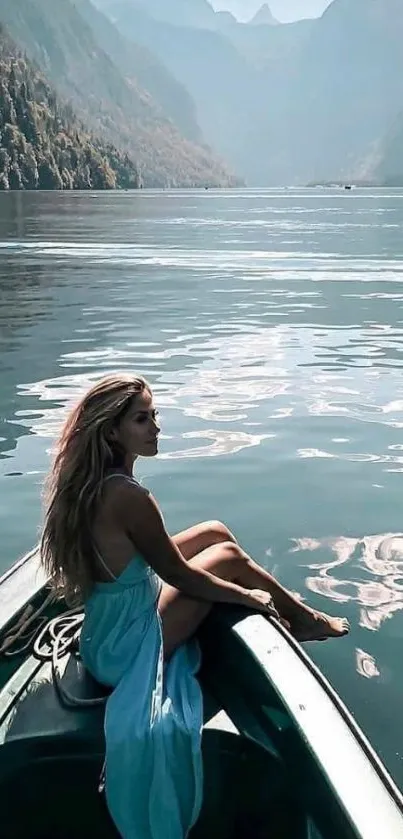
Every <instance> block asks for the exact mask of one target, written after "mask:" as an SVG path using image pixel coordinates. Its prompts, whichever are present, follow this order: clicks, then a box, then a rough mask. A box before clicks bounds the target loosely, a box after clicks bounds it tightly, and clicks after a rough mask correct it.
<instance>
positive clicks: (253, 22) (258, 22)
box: [249, 3, 280, 26]
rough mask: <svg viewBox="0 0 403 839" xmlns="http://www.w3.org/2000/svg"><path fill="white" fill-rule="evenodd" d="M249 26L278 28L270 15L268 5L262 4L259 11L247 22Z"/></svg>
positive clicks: (277, 24) (276, 22)
mask: <svg viewBox="0 0 403 839" xmlns="http://www.w3.org/2000/svg"><path fill="white" fill-rule="evenodd" d="M249 24H250V26H279V25H280V24H279V22H278V20H276V18H275V17H274V16H273V15H272V13H271V9H270V7H269V5H268V3H263V5H262V6H261V7H260V9H258V10H257V12H256V14H254V15H253V17H252V18H251V19H250V21H249Z"/></svg>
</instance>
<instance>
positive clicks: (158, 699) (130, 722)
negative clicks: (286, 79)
mask: <svg viewBox="0 0 403 839" xmlns="http://www.w3.org/2000/svg"><path fill="white" fill-rule="evenodd" d="M109 477H113V476H112V475H111V476H109ZM120 477H121V476H120ZM100 560H101V561H102V564H103V565H104V566H105V567H106V569H107V570H108V573H109V574H110V576H111V578H113V580H112V581H111V582H110V583H96V584H95V586H94V588H93V590H92V593H91V595H90V597H89V598H88V600H87V602H86V604H85V618H84V623H83V627H82V632H81V642H80V648H81V655H82V659H83V662H84V664H85V666H86V667H87V668H88V670H89V672H90V673H91V674H92V675H93V676H94V677H95V679H97V681H99V682H101V683H102V684H105V685H109V686H110V687H112V688H113V691H112V693H111V695H110V697H109V698H108V701H107V704H106V713H105V738H106V798H107V803H108V809H109V811H110V813H111V816H112V818H113V820H114V822H115V825H116V827H117V829H118V831H119V832H120V834H121V836H122V837H123V839H184V837H186V836H187V834H188V832H189V830H190V828H191V827H192V826H193V825H194V823H195V822H196V820H197V818H198V815H199V812H200V808H201V802H202V786H203V769H202V757H201V731H202V724H203V703H202V694H201V690H200V686H199V683H198V681H197V679H196V673H197V670H198V668H199V664H200V653H199V648H198V645H197V642H196V641H194V640H192V641H189V642H187V643H186V644H184V645H182V646H181V647H179V648H178V649H177V650H176V652H175V653H174V654H173V655H172V657H171V658H170V659H169V661H168V662H167V663H164V658H163V642H162V632H161V620H160V616H159V613H158V610H157V603H158V597H159V594H160V591H161V586H162V583H161V580H160V579H159V577H158V576H157V574H156V573H155V572H154V571H153V569H152V568H151V567H150V566H149V565H148V564H147V563H146V562H145V560H144V559H143V557H142V556H141V555H140V554H136V555H135V556H134V558H133V559H132V561H131V562H130V563H129V564H128V565H127V566H126V568H125V570H124V571H123V573H122V574H121V575H120V576H119V577H118V578H114V575H113V574H112V573H111V571H110V569H109V568H108V567H107V566H106V564H105V563H104V561H103V559H102V557H101V556H100Z"/></svg>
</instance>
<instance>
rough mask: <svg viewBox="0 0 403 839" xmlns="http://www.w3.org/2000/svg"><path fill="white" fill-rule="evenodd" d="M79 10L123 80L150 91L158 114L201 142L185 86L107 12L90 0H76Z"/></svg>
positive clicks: (195, 117) (195, 140) (191, 103)
mask: <svg viewBox="0 0 403 839" xmlns="http://www.w3.org/2000/svg"><path fill="white" fill-rule="evenodd" d="M75 4H76V6H77V9H78V11H79V12H80V14H81V16H82V17H83V18H84V20H85V21H86V23H87V24H88V26H89V27H90V28H91V30H92V33H93V35H94V36H95V39H96V42H97V44H98V46H100V47H101V49H102V50H103V51H104V52H105V54H106V55H108V56H109V58H111V59H112V61H113V63H114V65H115V66H116V67H117V68H118V70H119V71H120V72H121V74H122V76H123V78H124V79H125V80H126V82H129V83H130V84H131V85H132V86H133V88H134V89H136V88H138V87H139V86H140V87H141V88H142V89H143V91H147V92H148V94H150V95H151V97H152V100H153V103H154V105H157V106H159V108H160V109H161V116H162V117H163V116H166V117H169V118H170V119H171V120H172V122H173V123H174V125H175V126H176V127H177V128H178V129H179V130H180V132H181V133H182V134H183V136H184V137H186V138H187V139H189V140H192V141H194V142H196V143H201V142H203V138H202V132H201V129H200V126H199V125H198V123H197V115H196V107H195V104H194V102H193V99H192V97H191V96H190V94H189V93H188V91H187V90H186V88H185V87H184V86H183V85H182V84H180V83H179V82H178V81H177V80H176V79H175V78H174V76H173V75H172V74H171V73H170V72H169V70H168V69H167V67H164V65H163V64H162V63H161V62H160V61H158V59H157V58H156V56H155V55H154V54H153V53H152V52H151V51H150V50H148V49H147V48H146V47H143V46H141V44H134V43H133V41H130V40H128V39H127V38H125V37H124V35H123V34H121V33H120V32H119V30H118V29H117V28H116V26H114V25H113V23H112V22H111V21H110V20H109V18H108V17H106V15H104V14H102V13H101V12H100V11H98V9H97V8H96V7H95V6H94V5H93V4H92V3H91V2H89V0H75Z"/></svg>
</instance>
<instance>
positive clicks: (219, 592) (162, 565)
mask: <svg viewBox="0 0 403 839" xmlns="http://www.w3.org/2000/svg"><path fill="white" fill-rule="evenodd" d="M119 496H120V498H119V518H120V522H121V525H122V526H123V527H124V529H125V531H126V533H127V534H128V536H129V537H130V539H131V541H132V542H133V544H134V545H135V546H136V548H137V550H138V551H139V552H140V553H141V554H142V556H144V558H145V559H146V560H147V562H148V563H149V565H150V566H151V567H152V568H153V569H154V571H156V573H157V574H158V576H159V577H161V579H162V580H164V581H165V582H166V583H168V584H169V585H171V586H174V587H175V588H177V589H179V590H180V591H182V592H183V593H184V594H187V595H189V597H194V598H195V599H198V600H207V601H209V602H212V603H215V602H221V603H236V604H239V605H242V606H249V607H250V608H255V609H256V608H259V609H261V610H262V611H267V608H268V604H267V602H266V601H267V597H268V595H267V593H262V592H257V591H256V592H252V591H250V590H248V589H245V588H242V586H239V585H237V584H236V583H231V582H228V581H227V580H222V579H221V578H219V577H216V576H215V575H213V574H210V573H209V572H208V571H205V570H204V569H201V568H195V567H194V566H192V565H189V563H188V562H186V560H185V559H184V558H183V556H182V554H181V553H180V551H179V549H178V548H177V546H176V545H175V543H174V541H173V540H172V539H171V537H170V536H169V534H168V533H167V531H166V529H165V525H164V522H163V519H162V516H161V513H160V511H159V509H158V506H157V504H156V502H155V500H154V499H153V497H152V496H150V495H149V494H148V493H146V492H144V490H143V489H142V488H141V487H137V486H136V485H135V484H129V483H126V484H125V485H121V487H120V492H119ZM259 595H262V601H264V602H262V601H261V600H260V599H259Z"/></svg>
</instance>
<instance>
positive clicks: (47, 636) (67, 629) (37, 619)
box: [0, 593, 107, 708]
mask: <svg viewBox="0 0 403 839" xmlns="http://www.w3.org/2000/svg"><path fill="white" fill-rule="evenodd" d="M54 602H55V595H54V594H53V593H50V594H49V595H48V596H47V597H46V598H45V600H44V601H43V603H42V604H41V606H39V608H38V609H34V608H33V607H32V605H29V606H27V608H26V609H25V610H24V612H23V614H22V615H21V616H20V618H19V619H18V621H17V623H16V624H15V625H14V627H12V628H11V629H10V631H9V632H8V633H7V635H6V636H5V638H4V640H3V642H2V644H1V646H0V656H1V655H3V656H5V657H8V658H10V657H13V656H17V655H21V654H22V653H24V652H27V651H28V650H30V649H31V650H32V654H33V655H34V656H35V658H37V659H38V660H39V661H47V662H50V665H51V668H52V678H53V683H54V685H55V688H56V690H57V691H58V694H59V697H60V699H61V700H62V701H63V702H64V704H65V705H66V706H67V707H70V708H93V707H94V706H97V705H103V704H104V703H105V702H106V699H107V697H106V696H100V697H93V698H91V699H89V698H85V697H80V696H74V695H73V694H72V693H70V691H69V690H67V688H66V687H65V686H64V685H63V682H62V676H61V674H60V670H59V664H60V661H61V660H62V659H64V658H65V656H67V655H69V654H71V653H77V652H78V647H79V639H80V633H81V627H82V624H83V620H84V614H83V612H82V611H80V609H69V610H68V611H66V612H64V613H63V614H62V615H58V616H57V617H55V618H52V619H51V620H50V621H49V620H47V619H46V618H45V617H43V612H44V611H45V609H47V608H48V607H49V606H50V605H51V604H52V603H54ZM18 641H23V642H24V643H23V644H22V646H20V645H18V646H16V642H18Z"/></svg>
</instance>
